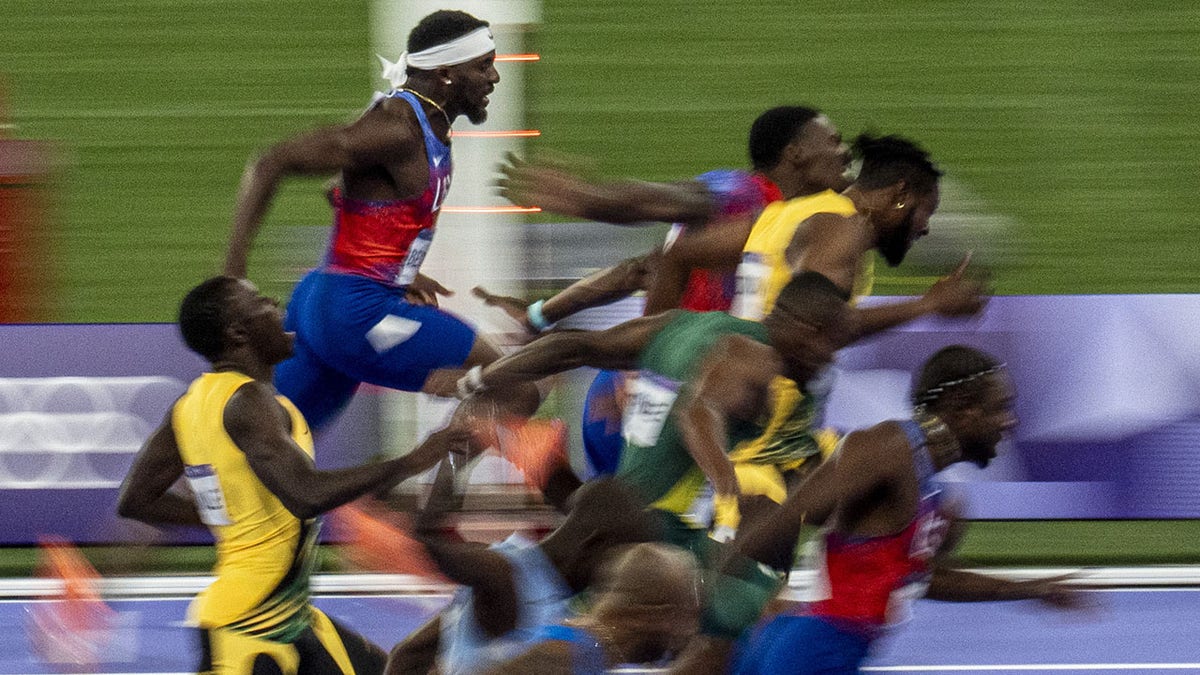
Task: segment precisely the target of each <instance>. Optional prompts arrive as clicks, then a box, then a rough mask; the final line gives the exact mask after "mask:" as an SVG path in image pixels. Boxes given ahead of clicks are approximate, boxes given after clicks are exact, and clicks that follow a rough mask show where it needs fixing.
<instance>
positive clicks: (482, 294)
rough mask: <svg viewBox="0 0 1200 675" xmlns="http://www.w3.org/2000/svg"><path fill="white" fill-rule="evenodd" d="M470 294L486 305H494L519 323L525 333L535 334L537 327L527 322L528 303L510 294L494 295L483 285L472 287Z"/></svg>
mask: <svg viewBox="0 0 1200 675" xmlns="http://www.w3.org/2000/svg"><path fill="white" fill-rule="evenodd" d="M471 294H472V295H474V296H475V297H477V298H479V299H480V300H482V301H483V304H485V305H487V306H488V307H496V308H498V309H500V310H502V311H503V312H504V313H505V314H507V315H509V316H510V317H512V319H513V321H516V322H517V323H519V324H521V328H523V329H524V330H525V332H526V333H530V334H537V332H538V331H537V329H535V328H534V327H533V326H532V325H531V324H530V323H529V303H527V302H525V301H524V300H522V299H520V298H514V297H512V296H511V295H495V294H493V293H491V292H489V291H488V290H487V289H486V288H484V287H483V286H476V287H475V288H472V289H471Z"/></svg>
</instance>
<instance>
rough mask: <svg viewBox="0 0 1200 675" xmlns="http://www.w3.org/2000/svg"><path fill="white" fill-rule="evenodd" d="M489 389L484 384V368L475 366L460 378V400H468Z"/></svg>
mask: <svg viewBox="0 0 1200 675" xmlns="http://www.w3.org/2000/svg"><path fill="white" fill-rule="evenodd" d="M486 388H487V387H485V386H484V384H483V366H475V367H473V368H471V369H470V370H468V371H467V374H466V375H463V376H462V377H460V378H458V398H460V399H466V398H469V397H470V396H471V395H473V394H477V393H479V392H481V391H483V390H484V389H486Z"/></svg>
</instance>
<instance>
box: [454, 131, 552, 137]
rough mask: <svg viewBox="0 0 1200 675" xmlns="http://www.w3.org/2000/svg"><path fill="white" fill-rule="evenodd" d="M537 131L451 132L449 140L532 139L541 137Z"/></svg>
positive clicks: (540, 133)
mask: <svg viewBox="0 0 1200 675" xmlns="http://www.w3.org/2000/svg"><path fill="white" fill-rule="evenodd" d="M541 135H542V132H540V131H538V130H537V129H514V130H512V131H451V132H450V137H451V138H533V137H535V136H541Z"/></svg>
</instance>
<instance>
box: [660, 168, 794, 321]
mask: <svg viewBox="0 0 1200 675" xmlns="http://www.w3.org/2000/svg"><path fill="white" fill-rule="evenodd" d="M695 180H697V181H699V182H700V183H703V184H704V186H705V187H707V188H708V190H709V192H710V193H711V194H712V196H713V200H714V201H715V203H716V209H715V212H714V215H713V217H712V219H710V220H709V222H708V223H705V224H704V227H721V226H722V225H723V224H725V223H728V222H730V221H734V220H742V219H745V218H750V219H751V220H754V219H756V218H758V214H759V213H761V212H762V210H763V209H764V208H765V207H766V206H767V204H770V203H771V202H774V201H779V200H780V199H782V198H783V195H782V193H780V191H779V188H778V187H777V186H776V185H775V184H774V183H772V182H771V181H770V180H769V179H768V178H767V177H766V176H764V175H762V174H760V173H750V172H748V171H738V170H733V169H717V170H716V171H709V172H707V173H702V174H700V175H699V176H696V178H695ZM682 229H683V226H682V225H676V226H675V227H673V228H672V230H671V234H670V235H669V236H668V241H672V240H673V239H674V238H675V237H677V236H679V233H680V232H681V231H682ZM735 282H736V275H735V273H734V270H732V269H731V270H705V269H696V270H692V273H691V275H690V276H689V277H688V283H687V287H686V288H685V289H684V292H683V298H682V299H681V300H680V303H679V306H680V307H681V308H683V309H689V310H692V311H694V312H727V311H729V307H730V305H731V304H732V303H733V295H734V291H735Z"/></svg>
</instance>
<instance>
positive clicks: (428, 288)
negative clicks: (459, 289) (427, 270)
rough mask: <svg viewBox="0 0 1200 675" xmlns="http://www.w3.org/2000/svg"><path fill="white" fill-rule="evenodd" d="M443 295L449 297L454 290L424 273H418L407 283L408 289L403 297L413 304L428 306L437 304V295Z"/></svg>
mask: <svg viewBox="0 0 1200 675" xmlns="http://www.w3.org/2000/svg"><path fill="white" fill-rule="evenodd" d="M439 295H444V296H446V297H450V296H451V295H454V291H452V290H450V289H448V288H446V287H445V286H443V285H441V284H439V283H438V282H436V281H434V280H433V279H430V278H429V277H427V276H425V275H424V274H418V275H417V277H416V278H415V279H413V282H412V283H411V284H409V285H408V291H407V292H406V293H405V294H404V298H405V299H406V300H408V301H409V302H410V303H412V304H414V305H428V306H430V307H437V306H438V298H437V296H439Z"/></svg>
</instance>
